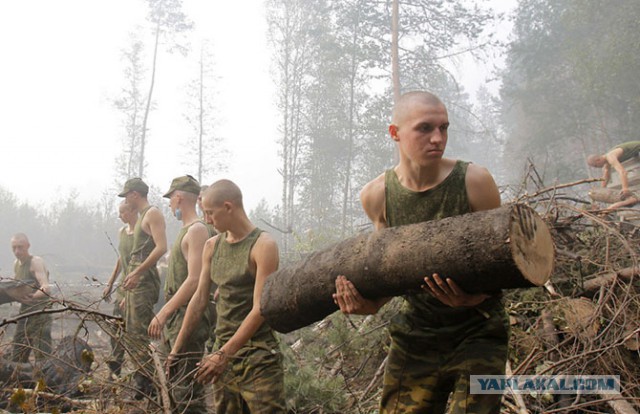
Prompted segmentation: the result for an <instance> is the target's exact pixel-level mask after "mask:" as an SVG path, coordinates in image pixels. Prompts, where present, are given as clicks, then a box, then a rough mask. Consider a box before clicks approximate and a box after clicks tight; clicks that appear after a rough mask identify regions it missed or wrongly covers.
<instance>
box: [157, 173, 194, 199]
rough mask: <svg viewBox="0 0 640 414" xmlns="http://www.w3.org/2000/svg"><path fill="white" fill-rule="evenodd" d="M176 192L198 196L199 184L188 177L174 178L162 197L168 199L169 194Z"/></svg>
mask: <svg viewBox="0 0 640 414" xmlns="http://www.w3.org/2000/svg"><path fill="white" fill-rule="evenodd" d="M176 190H180V191H186V192H187V193H192V194H195V195H199V194H200V183H199V182H198V180H196V179H195V178H193V177H192V176H190V175H183V176H181V177H176V178H174V179H173V181H171V187H169V191H167V192H166V194H165V195H163V196H162V197H165V198H169V197H171V194H172V193H173V192H174V191H176Z"/></svg>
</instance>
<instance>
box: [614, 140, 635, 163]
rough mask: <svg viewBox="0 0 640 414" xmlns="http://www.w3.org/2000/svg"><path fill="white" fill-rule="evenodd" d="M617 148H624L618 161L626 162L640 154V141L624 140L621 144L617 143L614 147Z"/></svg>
mask: <svg viewBox="0 0 640 414" xmlns="http://www.w3.org/2000/svg"><path fill="white" fill-rule="evenodd" d="M616 148H621V149H622V155H621V156H620V157H618V161H620V162H624V161H626V160H629V159H631V158H633V157H635V156H636V155H638V153H639V152H640V141H629V142H624V143H622V144H620V145H616V146H615V147H613V148H612V149H616Z"/></svg>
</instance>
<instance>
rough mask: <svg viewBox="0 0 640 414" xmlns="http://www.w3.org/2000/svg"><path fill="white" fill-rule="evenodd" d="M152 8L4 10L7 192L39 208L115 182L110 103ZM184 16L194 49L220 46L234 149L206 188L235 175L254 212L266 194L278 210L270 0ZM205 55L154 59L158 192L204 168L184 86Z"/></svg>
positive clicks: (0, 88)
mask: <svg viewBox="0 0 640 414" xmlns="http://www.w3.org/2000/svg"><path fill="white" fill-rule="evenodd" d="M146 7H147V6H146V4H145V2H143V1H142V0H110V1H108V2H94V1H86V0H57V1H48V0H33V1H29V0H21V1H18V2H3V3H2V4H1V5H0V53H1V55H2V62H3V63H2V65H0V113H1V114H2V121H1V122H0V142H1V143H2V144H1V151H0V186H2V187H3V188H5V189H7V190H9V191H11V192H12V193H14V194H16V195H17V196H18V198H19V199H20V200H22V201H28V202H29V203H32V204H36V203H41V202H45V203H47V202H50V201H52V200H55V199H56V198H58V197H64V196H65V195H67V194H69V192H70V191H71V189H72V188H74V189H75V190H77V191H78V193H79V198H80V200H81V201H83V202H91V201H92V200H93V199H95V198H97V197H99V196H100V194H101V193H102V192H103V191H105V190H106V189H107V188H109V187H110V186H111V185H112V183H113V180H114V173H113V171H114V159H115V157H116V155H117V154H118V153H119V152H120V151H121V137H122V135H123V127H122V125H121V118H120V117H119V114H118V112H117V111H116V110H115V109H114V108H113V105H112V101H113V99H114V98H116V97H117V96H118V93H119V91H120V88H121V87H122V86H123V85H124V80H123V68H124V62H123V61H122V59H121V56H122V49H124V48H126V47H127V46H128V45H129V33H130V32H132V31H134V30H135V28H136V26H137V25H144V23H145V16H146ZM184 10H185V12H186V13H187V14H188V16H189V17H190V18H191V19H192V20H193V21H194V23H195V31H194V32H193V33H192V34H191V35H190V36H191V38H192V45H194V46H195V45H197V44H198V42H199V41H200V40H201V39H203V38H208V39H211V41H212V42H213V53H214V60H215V70H216V73H217V75H218V76H219V77H220V85H219V87H218V88H217V89H218V90H219V94H218V98H219V100H220V102H219V105H218V108H219V109H220V112H221V114H220V118H221V119H222V124H220V125H218V129H217V131H216V132H217V133H218V134H220V135H221V136H224V137H225V138H226V143H227V147H228V148H229V149H230V151H231V153H230V156H229V160H230V162H229V167H230V168H229V171H228V173H224V174H215V175H211V176H209V177H206V180H205V179H203V181H206V182H212V181H213V180H215V179H218V178H222V177H224V178H231V179H233V180H235V181H236V182H237V183H238V184H239V185H240V186H241V188H242V189H243V190H244V192H245V198H246V200H247V204H248V205H250V206H251V205H254V204H256V203H257V202H258V201H259V200H260V199H261V198H266V199H268V200H269V201H270V204H272V205H273V204H276V203H277V201H278V199H279V193H280V180H279V176H278V174H277V170H276V168H277V150H278V148H277V144H276V143H275V140H276V138H277V125H278V118H277V117H278V114H277V113H276V110H275V108H274V102H275V98H274V95H273V94H274V86H273V82H272V78H271V75H270V72H269V70H270V62H271V61H270V56H269V54H268V51H267V41H266V30H267V28H266V22H265V18H264V6H263V2H262V1H260V0H257V1H255V0H243V1H242V2H219V1H202V0H200V1H189V0H186V1H185V2H184ZM150 49H151V47H150V46H149V47H148V50H147V52H148V55H147V59H146V64H147V66H150V57H151V50H150ZM197 60H198V59H197V56H196V54H193V55H192V56H191V57H190V59H189V60H188V59H185V58H182V57H180V56H179V55H169V54H168V53H166V52H165V51H161V52H160V55H159V58H158V72H157V78H156V85H157V89H156V90H155V92H154V97H155V98H156V99H155V101H156V102H157V103H158V107H157V109H156V110H155V111H154V112H152V113H151V115H150V122H149V128H150V131H149V142H148V156H147V157H148V164H149V166H148V170H147V174H146V175H147V181H148V182H149V184H154V185H157V186H159V187H161V188H162V189H165V188H168V186H169V184H170V181H171V179H172V178H173V177H175V176H178V175H182V174H185V173H192V174H194V175H195V173H196V167H195V166H193V165H192V164H190V163H185V162H184V157H182V155H181V149H180V148H179V143H180V142H181V141H184V137H185V133H186V130H185V129H184V128H185V121H184V116H183V109H182V108H183V103H184V102H185V101H186V99H187V97H186V95H185V88H186V84H187V83H188V81H189V80H191V79H192V78H194V77H196V76H197V73H196V71H195V70H196V69H195V68H194V67H193V64H195V62H197ZM189 61H191V62H189ZM145 88H146V86H145Z"/></svg>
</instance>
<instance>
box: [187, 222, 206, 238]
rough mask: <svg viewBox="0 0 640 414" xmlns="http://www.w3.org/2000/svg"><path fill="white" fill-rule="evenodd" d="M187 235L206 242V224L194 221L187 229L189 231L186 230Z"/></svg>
mask: <svg viewBox="0 0 640 414" xmlns="http://www.w3.org/2000/svg"><path fill="white" fill-rule="evenodd" d="M187 235H188V236H189V237H198V238H204V239H205V240H206V239H208V238H209V230H208V229H207V226H206V224H204V223H203V222H201V221H196V222H195V223H193V225H191V227H189V230H187Z"/></svg>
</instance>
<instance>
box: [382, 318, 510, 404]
mask: <svg viewBox="0 0 640 414" xmlns="http://www.w3.org/2000/svg"><path fill="white" fill-rule="evenodd" d="M508 338H509V331H508V325H507V323H506V316H505V315H504V312H501V313H497V312H496V313H495V314H494V315H492V316H491V317H490V318H489V319H486V317H485V316H482V315H481V314H480V313H478V315H477V320H470V321H467V322H466V323H464V324H462V325H461V326H449V327H446V328H439V329H437V330H434V331H433V332H432V334H430V335H426V336H421V337H420V338H419V339H416V340H412V341H408V340H406V338H399V340H398V338H394V337H393V336H392V342H391V348H390V350H389V357H388V360H387V366H386V370H385V375H384V385H383V389H382V398H381V401H380V413H384V414H390V413H397V414H399V413H403V414H426V413H429V414H431V413H435V414H438V413H444V412H445V410H446V409H447V402H449V410H448V412H449V413H451V414H463V413H474V414H498V413H499V412H500V399H501V397H502V396H501V395H485V394H477V395H474V394H470V392H469V380H470V375H503V374H504V370H505V364H506V359H507V350H508ZM450 396H451V400H449V397H450Z"/></svg>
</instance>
